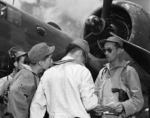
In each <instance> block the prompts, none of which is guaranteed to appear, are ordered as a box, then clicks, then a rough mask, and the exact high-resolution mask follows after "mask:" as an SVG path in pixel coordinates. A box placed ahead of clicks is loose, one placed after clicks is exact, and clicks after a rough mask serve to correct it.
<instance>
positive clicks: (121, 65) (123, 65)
mask: <svg viewBox="0 0 150 118" xmlns="http://www.w3.org/2000/svg"><path fill="white" fill-rule="evenodd" d="M129 63H130V61H125V60H123V61H122V62H121V63H119V64H118V65H116V66H115V67H113V68H110V63H107V64H105V67H106V68H107V69H109V70H111V69H114V68H118V67H126V66H127V65H128V64H129Z"/></svg>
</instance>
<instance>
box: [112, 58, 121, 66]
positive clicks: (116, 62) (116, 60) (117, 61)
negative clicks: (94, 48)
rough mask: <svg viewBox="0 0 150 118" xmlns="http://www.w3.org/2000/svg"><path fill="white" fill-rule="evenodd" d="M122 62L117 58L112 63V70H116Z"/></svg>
mask: <svg viewBox="0 0 150 118" xmlns="http://www.w3.org/2000/svg"><path fill="white" fill-rule="evenodd" d="M121 62H122V60H121V59H120V58H116V59H115V60H114V61H112V62H110V68H114V67H116V66H117V65H119V64H120V63H121Z"/></svg>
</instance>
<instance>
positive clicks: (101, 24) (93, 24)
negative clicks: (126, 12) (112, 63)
mask: <svg viewBox="0 0 150 118" xmlns="http://www.w3.org/2000/svg"><path fill="white" fill-rule="evenodd" d="M111 4H112V0H104V2H103V9H102V13H101V18H99V17H98V16H96V15H91V16H89V17H88V18H87V20H86V22H85V27H86V29H88V30H89V29H90V33H89V34H88V35H87V36H86V37H85V38H84V39H85V40H87V41H88V42H89V44H90V43H92V42H93V40H95V39H96V40H97V39H99V36H100V34H101V33H102V32H103V31H104V29H105V28H106V27H107V26H106V25H107V17H108V15H109V12H110V8H111ZM108 33H109V34H111V35H113V36H118V35H117V32H115V33H113V32H112V31H111V30H110V31H108ZM119 38H120V39H122V38H121V37H119ZM96 40H95V42H96ZM122 40H123V39H122ZM123 42H124V46H123V47H124V50H125V51H126V52H127V53H128V54H129V55H130V56H131V57H132V58H133V59H134V60H135V61H136V62H137V63H138V64H139V65H140V66H141V67H142V68H143V69H144V70H145V71H146V72H147V73H149V74H150V51H148V50H145V49H144V48H142V47H139V46H137V45H135V44H133V43H131V42H129V41H126V40H123ZM131 50H134V51H131ZM143 58H144V61H141V60H143Z"/></svg>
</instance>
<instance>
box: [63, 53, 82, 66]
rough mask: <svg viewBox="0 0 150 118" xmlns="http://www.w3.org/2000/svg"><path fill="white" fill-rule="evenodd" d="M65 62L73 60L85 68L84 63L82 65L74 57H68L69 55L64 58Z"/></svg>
mask: <svg viewBox="0 0 150 118" xmlns="http://www.w3.org/2000/svg"><path fill="white" fill-rule="evenodd" d="M65 60H73V61H72V62H75V63H78V64H80V65H82V66H85V65H84V63H80V62H78V61H76V60H75V59H74V58H73V57H71V56H68V55H67V56H65V57H63V58H62V61H65Z"/></svg>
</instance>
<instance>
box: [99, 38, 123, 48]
mask: <svg viewBox="0 0 150 118" xmlns="http://www.w3.org/2000/svg"><path fill="white" fill-rule="evenodd" d="M106 42H114V43H118V44H119V45H120V47H121V48H122V46H123V41H122V40H121V39H119V38H118V37H115V36H111V37H109V38H107V39H104V40H101V41H100V44H102V45H103V46H104V44H105V43H106Z"/></svg>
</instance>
